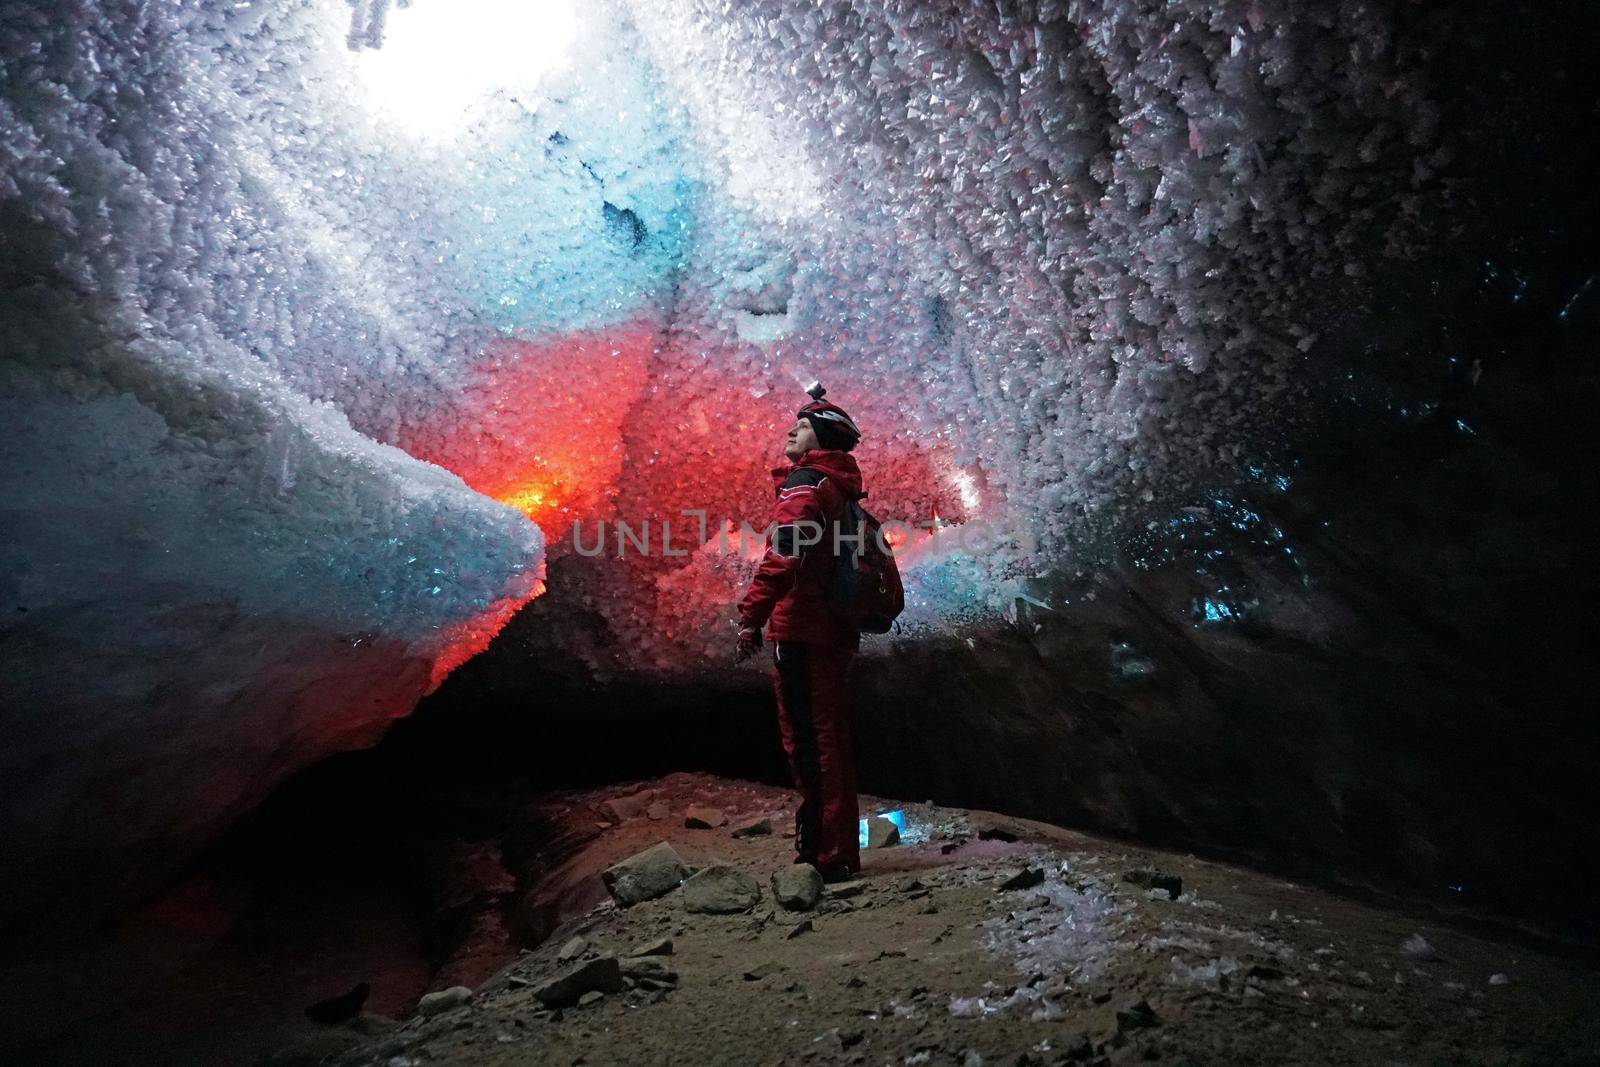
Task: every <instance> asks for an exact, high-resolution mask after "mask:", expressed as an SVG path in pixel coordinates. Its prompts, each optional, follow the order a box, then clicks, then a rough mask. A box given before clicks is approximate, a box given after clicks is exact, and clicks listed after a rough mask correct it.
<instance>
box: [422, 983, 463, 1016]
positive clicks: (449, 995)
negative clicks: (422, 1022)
mask: <svg viewBox="0 0 1600 1067" xmlns="http://www.w3.org/2000/svg"><path fill="white" fill-rule="evenodd" d="M471 999H472V990H470V989H468V988H467V987H466V986H464V985H456V986H451V987H450V988H449V989H441V990H439V991H438V992H437V993H427V994H424V995H423V997H422V999H421V1000H419V1001H417V1011H418V1012H419V1013H420V1014H422V1015H442V1014H444V1013H445V1012H447V1011H452V1010H454V1009H456V1008H459V1007H461V1005H463V1004H465V1003H467V1002H468V1001H470V1000H471Z"/></svg>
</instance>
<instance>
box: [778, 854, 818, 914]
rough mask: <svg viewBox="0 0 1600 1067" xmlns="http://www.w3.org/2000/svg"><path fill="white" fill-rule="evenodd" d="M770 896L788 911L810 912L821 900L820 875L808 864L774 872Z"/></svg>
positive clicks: (797, 864) (799, 864)
mask: <svg viewBox="0 0 1600 1067" xmlns="http://www.w3.org/2000/svg"><path fill="white" fill-rule="evenodd" d="M772 895H773V898H774V899H776V900H777V902H778V903H779V904H781V905H783V906H784V907H785V908H788V909H789V910H790V911H810V910H811V909H812V908H814V907H816V906H817V901H819V900H821V899H822V875H821V873H819V872H818V871H817V869H816V868H815V867H813V866H811V864H809V863H796V864H795V865H794V866H792V867H785V868H783V869H782V870H778V871H774V872H773V874H772Z"/></svg>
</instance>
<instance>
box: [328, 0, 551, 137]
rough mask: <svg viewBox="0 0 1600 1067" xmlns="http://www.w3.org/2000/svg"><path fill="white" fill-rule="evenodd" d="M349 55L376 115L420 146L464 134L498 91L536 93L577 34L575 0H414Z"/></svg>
mask: <svg viewBox="0 0 1600 1067" xmlns="http://www.w3.org/2000/svg"><path fill="white" fill-rule="evenodd" d="M386 26H387V28H386V30H385V33H384V41H383V47H382V48H371V49H362V50H361V51H359V52H352V53H351V54H350V58H351V61H352V62H353V63H354V65H355V69H356V72H357V74H358V75H359V77H360V80H361V83H362V86H363V88H364V89H365V91H366V94H367V98H368V99H367V103H368V105H369V106H370V107H371V109H372V110H373V111H375V112H377V113H378V114H380V115H382V116H383V117H384V118H385V119H387V120H388V121H390V122H392V123H394V124H395V125H397V126H399V127H401V128H403V129H405V130H406V131H408V132H410V133H412V134H414V135H416V136H417V137H419V138H421V139H423V140H432V141H450V140H454V139H455V138H457V137H459V136H460V135H461V134H463V133H464V132H465V131H466V130H467V128H468V127H469V125H470V124H471V122H472V119H473V113H474V112H475V111H476V110H477V109H479V108H481V107H482V105H483V104H484V102H485V101H487V100H489V99H490V98H491V97H492V96H493V95H494V94H495V93H498V92H506V93H509V94H511V95H516V94H517V93H519V92H529V91H531V90H532V89H534V88H536V87H537V86H538V84H539V82H540V81H541V80H543V79H544V78H545V77H546V76H547V75H548V74H550V73H551V72H552V71H555V70H557V69H559V68H560V67H561V66H563V65H564V64H565V63H566V62H567V59H568V52H569V49H570V48H571V46H572V43H573V39H574V38H575V37H576V36H577V30H578V13H577V2H576V0H415V2H414V3H412V4H411V5H410V6H409V7H405V8H395V9H391V10H390V11H389V14H388V21H387V24H386Z"/></svg>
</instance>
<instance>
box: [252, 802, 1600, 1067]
mask: <svg viewBox="0 0 1600 1067" xmlns="http://www.w3.org/2000/svg"><path fill="white" fill-rule="evenodd" d="M791 802H792V797H791V795H790V794H787V793H785V792H783V791H780V790H774V789H769V788H766V787H764V786H754V785H748V784H744V783H738V782H730V781H726V780H721V779H714V778H709V777H705V776H693V775H673V776H670V777H668V778H666V779H661V780H657V781H654V782H648V783H636V784H635V785H634V786H632V787H630V788H628V789H625V790H623V791H622V792H618V791H616V790H611V791H608V792H606V793H583V794H571V795H568V796H566V797H563V798H561V800H560V802H559V804H558V805H557V807H556V809H555V810H556V812H557V815H558V817H559V819H560V820H561V821H562V823H563V830H562V833H560V834H558V835H557V836H558V837H559V838H560V839H561V840H563V841H565V842H566V846H565V847H564V848H563V850H562V854H561V855H560V856H559V857H550V858H551V859H552V860H553V861H554V860H558V861H559V862H552V863H551V864H550V865H549V866H548V867H547V868H546V869H544V870H543V871H542V873H541V875H540V877H539V878H538V880H537V882H536V883H535V884H531V885H528V886H526V887H524V889H523V890H522V891H521V895H520V897H518V898H517V899H515V900H508V901H507V902H506V906H507V907H508V908H510V909H512V910H513V911H514V913H515V914H514V916H513V920H512V921H511V925H512V926H514V927H516V928H519V929H524V930H527V929H542V930H545V931H548V932H549V936H548V937H547V938H545V939H544V940H543V942H542V943H541V944H539V945H538V947H536V948H534V949H531V950H527V951H523V952H521V954H520V955H519V956H517V957H516V958H514V959H513V960H512V961H511V962H510V963H509V964H507V965H506V966H503V967H501V968H500V969H499V970H498V971H497V972H496V973H494V974H493V975H492V976H489V977H488V978H487V980H484V981H481V982H479V983H477V984H476V985H475V986H469V985H457V984H452V982H451V979H450V978H449V976H445V975H442V974H441V975H436V977H435V980H434V981H433V983H432V987H433V988H432V991H431V992H429V993H428V994H427V995H425V996H423V997H422V998H421V999H420V1001H419V1002H418V1004H417V1007H416V1009H415V1010H414V1012H412V1013H411V1014H410V1016H409V1017H408V1018H404V1019H390V1018H385V1017H383V1016H379V1015H374V1014H368V1013H362V1014H359V1015H356V1016H354V1017H353V1018H352V1019H349V1020H347V1021H333V1022H329V1023H326V1024H317V1023H312V1022H310V1021H309V1020H301V1021H300V1022H299V1023H297V1024H295V1025H294V1026H293V1027H291V1028H289V1029H286V1030H282V1031H280V1032H279V1034H278V1036H279V1038H280V1040H281V1042H282V1044H281V1046H280V1047H279V1048H278V1049H277V1050H276V1051H275V1052H273V1053H271V1054H270V1055H268V1056H267V1057H266V1060H267V1062H270V1063H272V1064H276V1065H280V1067H282V1065H290V1064H311V1063H323V1062H326V1063H337V1064H349V1065H355V1064H382V1065H386V1067H421V1065H424V1064H513V1063H516V1064H534V1063H537V1064H544V1063H550V1064H630V1065H632V1064H707V1063H755V1064H798V1063H861V1064H896V1065H898V1064H906V1065H910V1064H961V1065H964V1067H972V1065H977V1064H1000V1063H1003V1064H1025V1063H1036V1064H1048V1063H1079V1062H1084V1063H1127V1062H1136V1061H1156V1062H1167V1063H1188V1064H1238V1063H1328V1064H1374V1063H1382V1064H1402V1063H1406V1064H1444V1063H1449V1064H1505V1063H1527V1064H1540V1065H1548V1064H1579V1063H1594V1062H1600V1018H1597V1016H1596V1013H1595V1012H1594V1010H1593V1007H1594V1005H1595V1004H1596V1003H1600V1000H1597V996H1596V995H1597V993H1600V970H1597V968H1596V967H1595V966H1593V964H1592V963H1589V962H1583V961H1573V960H1571V959H1566V958H1563V957H1562V956H1560V955H1556V954H1552V953H1550V952H1547V951H1544V950H1541V949H1538V948H1534V947H1530V946H1529V945H1528V944H1526V943H1525V942H1515V941H1512V940H1497V939H1493V938H1491V937H1487V936H1483V935H1479V934H1474V933H1469V932H1465V931H1462V930H1459V929H1454V928H1451V927H1449V926H1444V925H1438V924H1429V923H1424V922H1419V920H1418V919H1417V918H1415V917H1408V916H1405V915H1401V914H1397V913H1394V912H1388V911H1383V910H1379V909H1375V908H1371V907H1366V906H1362V905H1357V904H1353V903H1350V902H1348V901H1345V900H1342V899H1339V898H1336V897H1332V896H1329V895H1326V894H1324V893H1321V892H1318V891H1314V890H1310V889H1306V888H1302V887H1299V886H1295V885H1291V884H1288V883H1285V882H1281V881H1277V880H1274V879H1270V878H1267V877H1264V876H1261V875H1258V874H1254V873H1251V872H1249V871H1245V870H1241V869H1237V868H1231V867H1226V866H1222V865H1218V864H1214V863H1208V862H1203V861H1200V860H1196V859H1194V858H1191V857H1187V856H1180V855H1173V854H1168V853H1162V852H1155V851H1136V850H1131V849H1129V848H1128V847H1126V846H1125V845H1122V844H1117V843H1112V842H1108V841H1105V840H1100V839H1095V838H1092V837H1088V836H1084V835H1080V834H1076V833H1071V832H1068V831H1064V830H1062V829H1060V828H1057V827H1052V826H1048V825H1044V824H1040V823H1031V822H1026V821H1021V820H1011V819H1004V818H1001V817H998V816H990V815H986V814H984V813H979V812H968V811H962V810H954V809H945V808H939V807H935V806H932V805H918V804H907V805H896V804H891V803H889V802H880V801H878V800H876V799H875V798H864V809H865V810H867V811H877V810H885V809H888V808H890V807H898V808H900V809H901V810H903V811H904V813H905V819H906V833H905V836H904V839H903V840H902V841H900V842H899V843H897V844H893V845H888V846H885V847H880V848H874V849H870V850H868V851H866V852H865V853H864V854H863V857H864V865H863V871H862V876H861V878H860V879H858V880H857V881H855V882H853V883H848V884H843V885H831V886H827V887H822V886H820V884H818V885H815V886H813V885H809V884H807V882H808V880H807V879H806V878H805V877H803V875H804V872H800V871H797V870H796V869H795V868H794V867H793V866H792V865H791V864H790V863H789V860H790V857H791V848H792V841H791V838H790V836H789V832H788V831H789V826H790V817H789V815H788V806H789V804H790V803H791ZM764 828H765V832H763V831H764ZM663 843H665V846H664V847H663ZM650 850H653V851H650ZM645 852H649V853H650V854H649V860H648V861H647V862H645V864H644V867H643V869H640V868H639V866H638V864H637V863H636V864H635V867H634V869H629V868H627V867H625V866H624V867H619V866H618V865H619V864H623V863H624V861H627V860H628V859H629V857H635V856H637V855H638V854H640V853H645ZM680 862H681V865H682V866H681V868H675V867H674V864H676V863H680ZM774 875H778V876H779V879H778V881H777V883H776V885H775V883H774ZM686 876H687V881H684V882H683V883H682V884H681V885H680V884H679V879H680V878H684V877H686ZM608 886H609V889H608ZM813 891H814V892H815V899H814V900H813V899H812V894H813ZM780 896H781V897H782V899H781V900H780V899H779V897H780ZM618 898H620V902H619V899H618ZM492 955H493V953H492V952H491V953H489V954H488V956H483V957H481V958H485V959H486V958H489V957H491V956H492ZM457 973H458V974H459V973H463V972H461V970H460V968H459V967H458V968H457ZM360 999H361V997H360V995H359V993H357V995H355V996H354V997H352V998H351V999H350V1001H349V1002H348V1003H345V1004H343V1005H341V1004H339V1003H337V1002H336V1003H334V1004H332V1005H331V1006H327V1008H326V1013H328V1014H331V1015H333V1016H337V1015H340V1014H349V1013H350V1012H353V1011H355V1010H356V1008H357V1005H356V1002H357V1001H359V1000H360ZM401 1014H403V1013H401Z"/></svg>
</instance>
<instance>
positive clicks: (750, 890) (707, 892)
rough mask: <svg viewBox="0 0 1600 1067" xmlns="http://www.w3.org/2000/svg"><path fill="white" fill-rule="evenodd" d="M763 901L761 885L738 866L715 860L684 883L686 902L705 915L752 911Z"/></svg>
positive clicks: (687, 905)
mask: <svg viewBox="0 0 1600 1067" xmlns="http://www.w3.org/2000/svg"><path fill="white" fill-rule="evenodd" d="M760 901H761V885H760V883H758V882H757V881H756V880H755V878H753V877H751V875H750V874H748V873H747V872H745V871H742V870H740V869H739V868H737V867H731V866H729V865H727V864H725V863H718V864H713V865H712V866H710V867H707V868H706V869H705V870H703V871H701V872H700V873H698V874H696V875H695V876H694V877H693V878H690V879H689V880H688V881H687V882H685V883H684V884H683V906H684V909H685V910H687V911H691V912H696V913H699V914H706V915H731V914H733V913H735V912H741V911H749V910H750V909H751V908H753V907H755V906H756V905H757V904H758V903H760Z"/></svg>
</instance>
